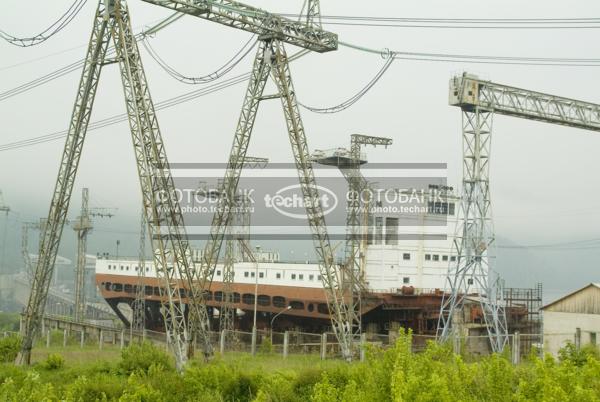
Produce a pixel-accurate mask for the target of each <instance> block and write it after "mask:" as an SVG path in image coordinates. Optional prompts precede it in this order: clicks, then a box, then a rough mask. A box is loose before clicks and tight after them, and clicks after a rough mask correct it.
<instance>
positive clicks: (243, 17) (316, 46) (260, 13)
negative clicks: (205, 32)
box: [143, 0, 338, 53]
mask: <svg viewBox="0 0 600 402" xmlns="http://www.w3.org/2000/svg"><path fill="white" fill-rule="evenodd" d="M143 1H145V2H146V3H152V4H156V5H158V6H162V7H166V8H170V9H172V10H175V11H179V12H181V13H184V14H189V15H193V16H195V17H200V18H204V19H206V20H209V21H213V22H217V23H219V24H223V25H227V26H229V27H233V28H237V29H241V30H244V31H247V32H251V33H254V34H257V35H259V37H265V38H266V37H270V38H272V39H278V40H281V41H282V42H285V43H289V44H290V45H295V46H299V47H302V48H305V49H309V50H312V51H315V52H319V53H324V52H329V51H333V50H337V48H338V38H337V35H336V34H334V33H332V32H328V31H324V30H323V29H321V28H320V27H318V26H315V24H313V23H312V21H313V18H314V17H315V16H317V19H318V14H316V13H319V14H320V10H319V4H318V2H317V1H311V5H310V10H309V11H311V12H312V13H313V15H312V18H309V20H308V21H309V22H310V23H304V22H300V21H293V20H290V19H288V18H285V17H282V16H280V15H277V14H273V13H269V12H267V11H265V10H261V9H260V8H256V7H253V6H250V5H247V4H244V3H240V2H237V1H231V0H143ZM315 14H316V15H315ZM309 16H310V14H309Z"/></svg>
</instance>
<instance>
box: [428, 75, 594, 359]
mask: <svg viewBox="0 0 600 402" xmlns="http://www.w3.org/2000/svg"><path fill="white" fill-rule="evenodd" d="M449 100H450V105H452V106H458V107H460V108H461V109H462V120H463V122H462V133H463V184H462V186H463V189H462V192H463V194H462V201H461V208H460V212H459V213H460V214H461V215H462V216H460V215H459V224H460V225H459V227H458V229H457V235H456V237H455V243H454V248H455V250H456V254H457V259H456V262H455V263H451V264H452V265H450V267H449V270H448V279H447V281H448V287H449V290H450V292H449V295H445V296H444V300H443V302H442V307H441V311H440V320H439V323H438V337H439V338H440V339H441V340H442V341H444V340H447V339H449V337H451V336H452V335H453V332H454V330H455V325H454V324H455V323H454V320H455V319H456V318H457V317H456V316H457V314H459V313H460V311H461V309H462V306H463V304H464V298H465V295H467V294H468V292H469V288H470V286H471V284H472V285H473V287H477V288H479V290H480V293H481V294H480V298H479V299H480V303H481V308H482V310H483V313H484V318H485V321H486V326H487V328H488V335H489V338H490V343H491V346H492V349H493V350H494V351H496V352H498V351H502V350H503V348H504V346H506V343H507V341H508V337H507V325H506V314H505V311H504V305H503V303H502V290H501V289H500V288H499V287H498V286H497V285H496V281H495V280H493V278H491V277H490V276H489V275H490V274H491V270H490V257H491V250H490V249H491V248H492V246H493V242H494V233H493V227H492V217H491V210H490V180H489V177H490V176H489V158H490V145H491V136H492V120H493V116H494V114H501V115H508V116H513V117H519V118H523V119H527V120H537V121H542V122H546V123H552V124H558V125H563V126H569V127H575V128H582V129H585V130H591V131H600V105H598V104H593V103H589V102H582V101H578V100H574V99H568V98H563V97H560V96H554V95H548V94H544V93H540V92H535V91H530V90H526V89H521V88H515V87H511V86H508V85H502V84H496V83H493V82H490V81H484V80H480V79H479V78H477V77H476V76H474V75H469V74H467V73H464V74H463V75H462V76H459V77H454V78H453V79H452V80H451V81H450V97H449Z"/></svg>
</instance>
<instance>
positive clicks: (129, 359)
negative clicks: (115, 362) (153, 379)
mask: <svg viewBox="0 0 600 402" xmlns="http://www.w3.org/2000/svg"><path fill="white" fill-rule="evenodd" d="M152 365H157V366H159V365H160V366H163V367H164V368H168V369H173V364H172V362H171V358H170V357H169V356H168V355H167V354H166V353H165V351H164V350H163V349H160V348H158V347H156V346H154V345H153V344H151V343H149V342H144V343H142V344H135V343H134V344H131V345H130V346H128V347H127V348H125V349H123V351H122V352H121V361H120V362H119V369H120V370H121V372H123V373H125V374H131V373H133V372H134V371H138V370H140V371H143V372H146V373H147V372H148V369H149V368H150V366H152Z"/></svg>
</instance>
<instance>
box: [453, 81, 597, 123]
mask: <svg viewBox="0 0 600 402" xmlns="http://www.w3.org/2000/svg"><path fill="white" fill-rule="evenodd" d="M449 95H450V96H449V103H450V105H451V106H458V107H460V108H462V109H463V110H470V111H473V110H475V108H479V109H480V110H487V111H490V112H494V113H496V114H503V115H509V116H515V117H520V118H523V119H528V120H538V121H543V122H546V123H553V124H559V125H563V126H569V127H576V128H581V129H585V130H591V131H600V104H595V103H591V102H584V101H579V100H575V99H570V98H565V97H561V96H555V95H549V94H545V93H541V92H536V91H530V90H527V89H522V88H516V87H512V86H508V85H503V84H497V83H494V82H491V81H485V80H481V79H479V78H477V77H476V76H474V75H472V74H467V73H463V75H462V76H457V77H454V78H452V79H451V80H450V94H449Z"/></svg>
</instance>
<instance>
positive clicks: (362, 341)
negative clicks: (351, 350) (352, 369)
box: [360, 332, 367, 362]
mask: <svg viewBox="0 0 600 402" xmlns="http://www.w3.org/2000/svg"><path fill="white" fill-rule="evenodd" d="M366 355H367V334H365V333H364V332H363V333H362V334H360V361H361V362H364V361H365V357H366Z"/></svg>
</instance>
